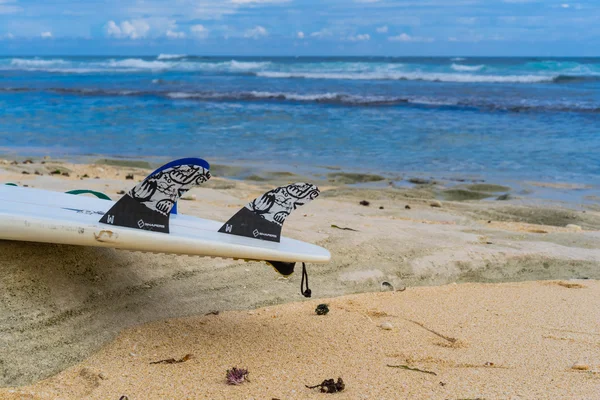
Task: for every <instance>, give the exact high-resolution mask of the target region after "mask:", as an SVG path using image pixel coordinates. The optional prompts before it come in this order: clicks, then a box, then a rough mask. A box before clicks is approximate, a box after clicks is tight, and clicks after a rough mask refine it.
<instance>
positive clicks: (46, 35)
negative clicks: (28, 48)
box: [40, 31, 52, 39]
mask: <svg viewBox="0 0 600 400" xmlns="http://www.w3.org/2000/svg"><path fill="white" fill-rule="evenodd" d="M40 36H41V37H42V38H44V39H49V38H51V37H52V32H50V31H47V32H42V33H40Z"/></svg>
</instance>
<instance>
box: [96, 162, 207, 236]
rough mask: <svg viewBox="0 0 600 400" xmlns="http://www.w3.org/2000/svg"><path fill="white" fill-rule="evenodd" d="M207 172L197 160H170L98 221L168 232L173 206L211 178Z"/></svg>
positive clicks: (204, 166)
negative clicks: (187, 193)
mask: <svg viewBox="0 0 600 400" xmlns="http://www.w3.org/2000/svg"><path fill="white" fill-rule="evenodd" d="M208 169H209V165H208V163H207V162H206V161H204V160H202V159H200V158H182V159H179V160H175V161H171V162H170V163H168V164H165V165H163V166H162V167H160V168H159V169H157V170H156V171H154V172H153V173H152V174H150V175H149V176H148V177H147V178H146V179H144V180H143V181H142V182H141V183H139V184H138V185H136V186H135V187H133V188H132V189H131V190H130V191H129V192H127V193H126V194H125V195H124V196H123V197H121V199H120V200H119V201H118V202H116V203H115V205H113V206H112V207H111V209H110V210H108V212H107V213H106V214H104V216H102V218H101V219H100V222H102V223H105V224H110V225H117V226H124V227H128V228H136V229H143V230H147V231H156V232H163V233H169V215H170V214H171V210H172V208H173V205H174V204H175V203H176V202H177V200H179V198H180V197H181V196H182V195H183V194H184V193H185V192H187V191H188V190H189V189H191V188H192V187H193V186H196V185H199V184H201V183H204V182H206V181H207V180H209V179H210V172H209V171H208Z"/></svg>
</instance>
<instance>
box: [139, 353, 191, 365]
mask: <svg viewBox="0 0 600 400" xmlns="http://www.w3.org/2000/svg"><path fill="white" fill-rule="evenodd" d="M193 357H194V356H193V355H191V354H186V355H185V356H183V357H181V358H180V359H178V360H176V359H174V358H169V359H166V360H160V361H152V362H151V363H150V364H179V363H182V362H186V361H187V360H190V359H191V358H193Z"/></svg>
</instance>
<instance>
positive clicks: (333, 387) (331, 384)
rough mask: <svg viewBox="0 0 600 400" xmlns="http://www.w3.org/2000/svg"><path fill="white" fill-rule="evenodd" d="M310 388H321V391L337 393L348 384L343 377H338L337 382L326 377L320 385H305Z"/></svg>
mask: <svg viewBox="0 0 600 400" xmlns="http://www.w3.org/2000/svg"><path fill="white" fill-rule="evenodd" d="M305 386H306V387H307V388H309V389H315V388H319V390H320V391H321V393H337V392H341V391H343V390H344V389H345V388H346V384H345V383H344V381H343V380H342V378H338V380H337V382H336V381H335V380H333V379H325V380H324V381H323V382H321V383H319V384H318V385H314V386H308V385H305Z"/></svg>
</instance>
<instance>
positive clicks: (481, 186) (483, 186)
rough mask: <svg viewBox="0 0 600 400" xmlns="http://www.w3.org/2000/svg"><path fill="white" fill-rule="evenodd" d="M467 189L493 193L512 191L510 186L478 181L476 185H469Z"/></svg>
mask: <svg viewBox="0 0 600 400" xmlns="http://www.w3.org/2000/svg"><path fill="white" fill-rule="evenodd" d="M467 189H469V190H474V191H478V192H492V193H497V192H508V191H510V188H509V187H508V186H502V185H493V184H491V183H477V184H475V185H468V186H467Z"/></svg>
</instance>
